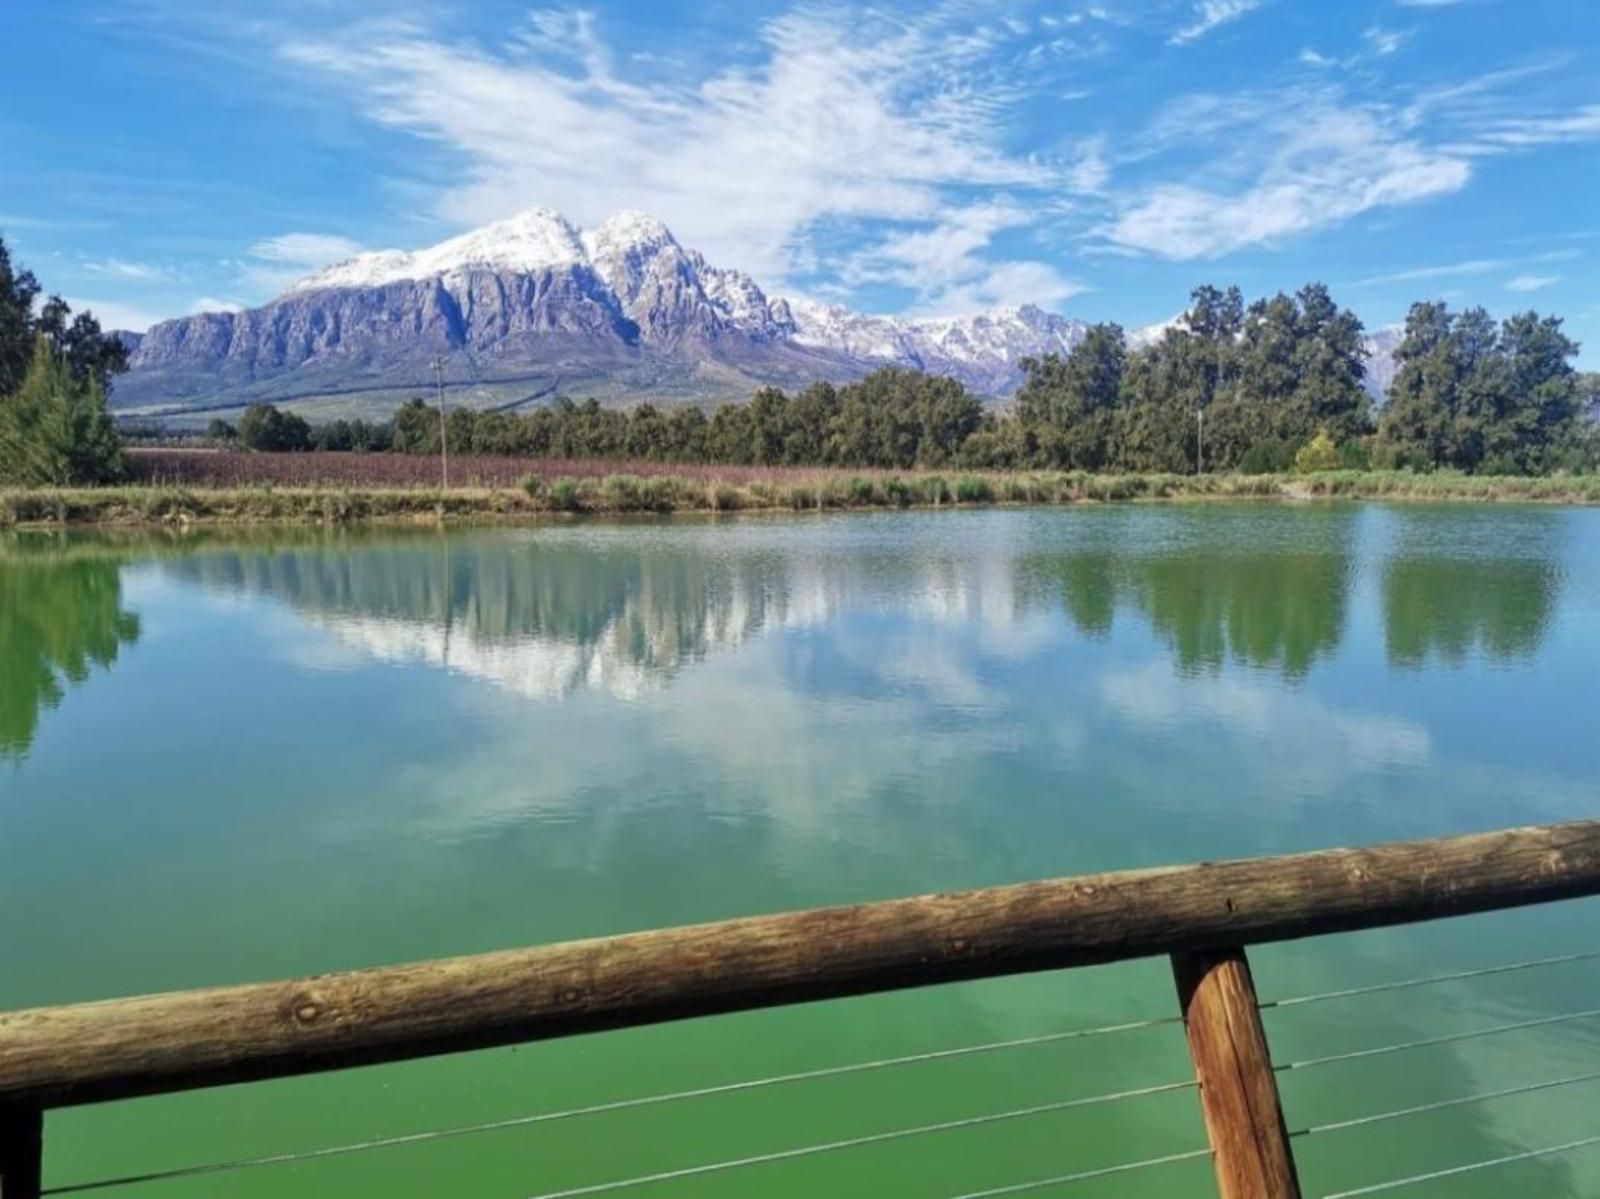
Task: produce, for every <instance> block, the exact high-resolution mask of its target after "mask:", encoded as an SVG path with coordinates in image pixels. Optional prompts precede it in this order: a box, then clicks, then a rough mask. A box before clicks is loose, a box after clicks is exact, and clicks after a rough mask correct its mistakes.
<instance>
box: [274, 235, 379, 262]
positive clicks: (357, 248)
mask: <svg viewBox="0 0 1600 1199" xmlns="http://www.w3.org/2000/svg"><path fill="white" fill-rule="evenodd" d="M361 248H362V247H361V243H360V242H355V241H351V240H350V239H349V238H348V237H336V236H333V235H330V234H326V233H283V234H280V235H278V236H277V237H269V238H266V239H264V240H262V241H258V242H256V244H255V245H253V246H251V247H250V251H249V253H250V257H252V258H260V259H263V260H265V261H267V262H287V263H290V264H292V265H295V266H310V267H318V266H327V265H328V264H329V263H330V262H338V261H340V260H341V259H345V258H353V257H355V256H356V255H357V254H359V253H361Z"/></svg>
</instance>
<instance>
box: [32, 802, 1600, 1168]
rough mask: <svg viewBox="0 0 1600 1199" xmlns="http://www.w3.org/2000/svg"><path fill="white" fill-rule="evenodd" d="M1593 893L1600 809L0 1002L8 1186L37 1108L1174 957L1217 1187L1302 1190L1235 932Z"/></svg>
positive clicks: (1278, 931)
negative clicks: (258, 978) (1551, 820)
mask: <svg viewBox="0 0 1600 1199" xmlns="http://www.w3.org/2000/svg"><path fill="white" fill-rule="evenodd" d="M1597 893H1600V821H1581V822H1575V823H1570V824H1559V825H1545V826H1538V827H1530V828H1520V829H1510V830H1505V831H1501V832H1493V833H1484V834H1477V835H1472V836H1465V837H1452V838H1446V839H1438V840H1428V841H1411V842H1403V843H1397V844H1391V845H1383V846H1376V847H1372V848H1366V849H1333V850H1324V851H1320V852H1316V853H1306V854H1295V855H1289V856H1281V857H1272V858H1256V859H1247V860H1240V861H1232V862H1220V863H1202V864H1199V865H1192V866H1180V867H1170V868H1163V869H1156V870H1135V871H1119V872H1115V873H1108V874H1097V875H1083V876H1079V877H1075V878H1066V879H1058V880H1054V881H1049V882H1036V883H1025V884H1021V885H1017V886H1008V887H996V888H991V889H987V890H981V891H968V892H962V893H956V894H941V895H928V896H922V897H919V898H914V899H900V900H892V901H888V902H883V903H871V904H864V905H859V906H854V907H840V908H826V909H820V910H816V911H809V912H795V913H788V914H783V915H776V916H760V917H752V918H747V919H740V920H729V921H722V922H719V923H715V924H702V925H694V926H690V927H685V928H675V929H664V930H659V931H653V932H643V933H632V934H627V935H624V936H616V937H605V938H600V939H596V940H588V941H575V942H569V943H566V944H558V945H550V946H543V947H538V948H531V949H520V950H510V951H504V952H499V953H487V954H480V955H475V956H472V957H460V958H450V959H445V960H441V961H431V962H421V963H416V964H411V965H402V966H390V967H383V968H378V969H371V970H360V971H354V972H349V973H341V974H328V975H320V976H316V977H311V978H304V979H297V980H292V981H285V982H270V983H253V984H247V985H243V986H230V987H217V988H211V989H206V990H196V991H183V992H176V993H172V994H165V995H148V996H141V997H138V998H130V999H113V1000H107V1001H103V1002H98V1003H84V1004H74V1005H69V1006H63V1007H51V1008H37V1009H32V1010H26V1011H14V1012H6V1013H0V1199H31V1197H32V1196H33V1195H36V1194H37V1192H38V1185H39V1182H38V1176H39V1155H40V1152H41V1149H40V1146H41V1138H42V1133H41V1131H40V1129H41V1124H40V1116H41V1113H42V1112H44V1111H45V1110H47V1109H49V1108H54V1107H63V1106H68V1105H73V1104H82V1103H97V1102H102V1101H105V1100H113V1099H126V1098H131V1097H135V1096H141V1095H154V1094H160V1093H163V1092H169V1091H178V1090H188V1089H193V1088H198V1087H207V1086H217V1085H222V1084H226V1083H238V1082H246V1081H252V1080H258V1079H267V1078H277V1077H284V1076H288V1075H296V1074H306V1073H312V1072H316V1071H324V1070H335V1069H339V1068H342V1067H347V1066H354V1065H365V1064H372V1063H378V1062H392V1061H401V1060H405V1059H409V1058H417V1057H424V1056H428V1055H432V1054H441V1053H453V1052H458V1051H462V1050H469V1049H482V1048H487V1047H490V1046H496V1045H507V1044H513V1043H522V1042H530V1041H538V1040H546V1039H550V1038H555V1037H564V1036H572V1035H575V1034H579V1033H587V1032H595V1031H599V1030H604V1029H615V1028H624V1027H633V1026H638V1025H644V1024H653V1023H658V1022H661V1021H668V1020H678V1019H685V1018H689V1017H695V1016H706V1015H713V1014H717V1013H723V1012H734V1011H742V1010H748V1009H753V1008H765V1007H775V1006H780V1005H787V1004H795V1003H804V1002H809V1001H813V1000H820V999H831V998H837V997H841V996H849V995H862V994H868V993H877V992H885V991H892V990H898V989H902V988H907V987H918V986H926V985H929V984H933V983H946V982H954V981H960V980H970V979H979V978H993V977H998V976H1002V975H1009V974H1018V973H1024V972H1031V971H1042V970H1059V969H1065V968H1070V967H1076V966H1088V965H1096V964H1101V963H1107V962H1116V961H1123V960H1128V959H1132V958H1142V957H1150V956H1155V955H1171V956H1172V958H1173V967H1174V974H1175V978H1176V981H1177V986H1178V994H1179V1000H1180V1003H1181V1005H1182V1008H1183V1011H1184V1015H1185V1019H1186V1023H1187V1026H1188V1035H1189V1042H1190V1047H1191V1051H1192V1056H1193V1057H1194V1060H1195V1065H1196V1071H1197V1076H1198V1078H1199V1080H1200V1084H1201V1085H1200V1090H1201V1102H1202V1108H1203V1111H1204V1114H1205V1117H1206V1125H1207V1129H1208V1132H1209V1134H1210V1137H1211V1141H1212V1147H1213V1151H1214V1156H1215V1161H1216V1166H1217V1174H1218V1180H1219V1185H1220V1187H1221V1193H1222V1195H1223V1196H1224V1199H1237V1197H1243V1196H1272V1197H1279V1196H1297V1195H1298V1193H1299V1192H1298V1185H1297V1183H1296V1182H1295V1176H1294V1163H1293V1159H1292V1157H1291V1155H1290V1153H1289V1148H1288V1143H1287V1140H1286V1139H1285V1137H1284V1134H1283V1118H1282V1114H1281V1111H1280V1110H1279V1103H1278V1095H1277V1088H1276V1084H1275V1082H1274V1079H1273V1075H1272V1069H1271V1065H1270V1060H1269V1058H1268V1055H1267V1049H1266V1042H1265V1037H1264V1035H1263V1033H1262V1030H1261V1022H1260V1017H1259V1013H1258V1011H1257V1007H1256V1000H1255V993H1254V989H1253V987H1252V985H1251V982H1250V973H1249V967H1248V963H1247V962H1246V961H1245V958H1244V952H1243V948H1244V947H1245V946H1247V945H1255V944H1261V943H1266V942H1272V941H1284V940H1290V939H1295V938H1300V937H1308V936H1315V935H1319V934H1324V933H1333V932H1343V931H1352V930H1357V929H1367V928H1376V927H1380V926H1386V925H1396V924H1404V923H1410V922H1415V921H1423V920H1432V919H1437V918H1440V917H1446V916H1460V915H1466V914H1470V913H1475V912H1484V911H1489V910H1494V909H1500V908H1510V907H1517V906H1522V905H1526V904H1535V903H1544V902H1549V901H1552V900H1559V899H1570V898H1576V897H1579V896H1585V895H1594V894H1597Z"/></svg>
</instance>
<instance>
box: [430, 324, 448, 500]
mask: <svg viewBox="0 0 1600 1199" xmlns="http://www.w3.org/2000/svg"><path fill="white" fill-rule="evenodd" d="M433 379H434V383H435V384H436V385H437V386H438V389H439V479H440V485H439V490H440V491H449V490H450V425H449V422H448V421H446V420H445V418H444V359H443V358H440V357H439V356H438V355H437V354H435V355H434V358H433Z"/></svg>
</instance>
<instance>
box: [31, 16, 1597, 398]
mask: <svg viewBox="0 0 1600 1199" xmlns="http://www.w3.org/2000/svg"><path fill="white" fill-rule="evenodd" d="M6 27H7V35H6V38H5V40H4V42H3V43H0V70H3V72H4V77H5V79H6V80H7V87H6V93H7V96H6V100H5V103H4V105H3V106H0V236H3V237H4V238H5V239H6V241H7V242H8V244H9V245H10V246H11V248H12V251H13V255H14V257H16V258H18V259H20V260H21V261H22V262H23V263H24V264H25V265H27V266H29V267H31V268H32V269H33V270H34V271H35V273H36V274H38V275H39V277H40V279H41V281H42V282H43V284H44V286H45V287H46V289H47V290H49V291H54V292H59V293H61V294H63V295H64V296H66V297H67V298H68V299H69V300H70V301H72V302H73V303H74V304H75V305H76V306H78V307H83V306H88V307H90V308H92V309H93V310H94V311H95V312H96V313H97V315H99V316H100V317H101V319H102V322H103V323H104V324H106V325H108V326H114V327H122V328H131V329H143V328H145V327H147V326H148V325H150V324H151V323H153V322H155V321H158V320H162V319H165V318H168V317H173V316H181V315H184V314H187V313H191V312H197V311H204V310H210V309H222V308H236V307H241V306H251V305H255V304H259V303H262V302H264V301H266V300H268V299H270V298H271V297H273V296H274V295H276V294H278V293H280V292H281V291H282V290H284V289H285V288H286V287H287V286H288V285H289V284H290V283H292V282H293V281H294V280H296V279H298V278H300V277H303V276H304V275H307V274H309V273H311V272H313V271H314V270H316V269H318V268H320V267H323V266H325V265H328V264H329V263H331V262H334V261H338V260H340V259H342V258H345V257H348V256H350V255H351V254H352V253H355V252H358V251H360V250H362V249H376V248H388V247H402V248H415V247H418V246H423V245H429V244H432V243H434V242H436V241H439V240H442V239H443V238H445V237H449V236H451V235H453V234H456V233H459V232H461V231H463V230H465V229H468V228H471V227H474V226H477V225H481V224H485V223H487V222H489V221H493V220H497V219H501V218H504V217H507V216H510V215H512V214H513V213H515V212H518V211H520V210H522V209H526V208H530V207H535V206H545V207H550V208H554V209H556V210H558V211H560V212H562V213H563V214H564V215H566V216H567V217H568V218H569V219H570V220H572V221H573V222H575V223H577V224H579V225H593V224H597V223H598V222H600V221H601V220H603V219H605V217H607V216H608V215H610V214H611V213H613V212H615V211H618V210H621V209H636V210H639V211H643V212H646V213H649V214H652V215H654V216H657V217H660V218H661V219H662V220H664V221H665V222H666V223H667V224H668V225H669V226H670V227H671V228H672V230H673V232H674V233H675V234H676V236H677V237H678V239H679V241H680V242H682V243H683V244H685V245H687V246H691V247H694V248H697V249H699V250H701V251H702V252H703V253H704V254H705V255H706V257H707V258H708V259H709V260H710V261H711V262H712V263H714V264H716V265H719V266H727V267H735V268H738V269H741V270H744V271H746V272H748V273H750V274H751V275H753V276H754V277H755V278H756V280H757V282H759V283H760V284H761V285H762V287H763V288H765V289H766V290H767V291H768V292H769V293H775V294H780V295H801V296H808V297H811V298H814V299H821V300H830V301H837V302H841V303H847V304H850V305H851V306H853V307H857V308H860V309H864V310H869V311H880V312H898V313H907V314H914V315H933V314H953V313H962V312H972V311H977V310H981V309H984V308H989V307H994V306H1000V305H1011V304H1020V303H1035V304H1038V305H1040V306H1041V307H1044V308H1048V309H1051V310H1054V311H1057V312H1062V313H1066V314H1068V315H1073V316H1081V317H1083V318H1085V319H1091V320H1116V321H1119V322H1121V323H1122V324H1124V325H1125V326H1128V327H1130V328H1134V327H1139V326H1142V325H1146V324H1152V323H1155V322H1158V321H1161V320H1164V319H1167V318H1169V317H1171V316H1172V315H1173V314H1175V313H1177V312H1179V311H1181V310H1182V309H1183V308H1184V306H1185V301H1186V298H1187V296H1188V293H1189V292H1190V290H1191V289H1192V288H1194V287H1195V286H1197V285H1199V284H1201V283H1208V282H1209V283H1215V284H1218V285H1226V284H1230V283H1237V284H1238V285H1239V286H1240V287H1241V288H1243V290H1244V291H1245V293H1246V295H1247V296H1256V295H1263V294H1270V293H1272V292H1275V291H1278V290H1293V289H1294V288H1297V287H1299V286H1300V285H1302V284H1304V283H1306V282H1308V281H1311V280H1321V281H1323V282H1325V283H1327V284H1328V285H1329V286H1330V287H1331V288H1332V289H1333V292H1334V295H1335V298H1336V299H1338V300H1339V301H1340V302H1341V303H1343V304H1345V305H1346V306H1348V307H1350V308H1352V309H1354V310H1355V311H1356V312H1357V313H1358V314H1359V315H1360V316H1361V317H1362V318H1363V320H1364V321H1366V323H1367V325H1368V326H1369V327H1379V326H1382V325H1387V324H1392V323H1397V322H1399V321H1401V320H1403V319H1404V316H1405V312H1406V309H1407V307H1408V305H1409V304H1410V303H1411V302H1413V301H1415V300H1419V299H1433V298H1442V299H1444V300H1446V301H1448V302H1449V303H1450V304H1451V305H1452V306H1457V307H1458V306H1466V305H1472V304H1481V305H1483V306H1484V307H1486V308H1488V309H1489V310H1490V311H1491V312H1493V313H1495V314H1497V315H1505V314H1508V313H1510V312H1514V311H1523V310H1526V309H1528V308H1535V309H1537V310H1539V311H1541V312H1553V313H1556V314H1559V315H1561V316H1563V317H1565V318H1566V321H1567V329H1568V332H1569V333H1570V334H1571V335H1572V336H1574V337H1575V338H1577V339H1578V340H1580V341H1581V342H1584V343H1586V348H1585V352H1584V354H1583V356H1582V359H1581V360H1580V362H1581V364H1582V365H1584V366H1586V367H1589V368H1595V367H1600V287H1597V286H1596V280H1597V279H1600V275H1597V273H1596V267H1595V264H1596V262H1600V211H1597V204H1600V0H1337V2H1335V0H1099V2H1097V3H1083V2H1080V0H1052V2H1048V3H1032V2H1020V0H1019V2H1017V3H1010V2H1009V0H984V2H981V3H980V2H976V0H972V2H969V0H943V2H939V0H935V2H933V3H929V2H928V0H922V2H921V3H915V4H906V5H895V4H882V5H875V6H872V7H866V6H861V5H819V4H809V3H801V4H791V3H769V2H766V0H691V2H686V3H670V4H663V3H659V2H658V0H648V2H647V0H609V2H605V3H596V4H594V5H593V6H591V7H586V8H537V7H533V8H530V7H528V6H527V5H525V4H514V3H500V2H497V0H473V2H471V3H466V2H461V3H456V2H452V0H429V2H428V3H425V4H417V3H413V2H411V0H364V2H363V3H362V4H360V5H355V4H351V3H346V2H342V0H278V2H277V3H275V4H272V5H261V4H246V3H243V2H241V0H206V2H204V3H201V2H198V0H56V2H54V3H49V4H45V3H32V2H28V3H19V4H17V5H16V7H15V8H14V9H12V10H10V11H9V12H8V14H7V19H6Z"/></svg>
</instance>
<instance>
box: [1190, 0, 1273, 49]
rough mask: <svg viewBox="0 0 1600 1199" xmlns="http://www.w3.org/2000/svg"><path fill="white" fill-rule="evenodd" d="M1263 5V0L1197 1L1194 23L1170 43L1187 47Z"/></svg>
mask: <svg viewBox="0 0 1600 1199" xmlns="http://www.w3.org/2000/svg"><path fill="white" fill-rule="evenodd" d="M1261 4H1262V0H1196V2H1195V6H1194V19H1193V21H1192V22H1191V23H1190V24H1189V25H1186V26H1184V27H1183V28H1182V29H1180V30H1178V31H1177V32H1176V33H1174V34H1173V35H1172V36H1171V37H1170V38H1168V39H1167V40H1168V43H1169V44H1171V45H1174V46H1182V45H1186V44H1188V43H1189V42H1192V41H1195V40H1197V39H1199V38H1202V37H1205V35H1206V34H1208V33H1210V32H1211V31H1212V30H1213V29H1215V28H1216V27H1217V26H1219V25H1226V24H1227V23H1228V22H1229V21H1237V20H1238V19H1239V18H1240V17H1242V16H1244V15H1245V14H1246V13H1248V12H1250V11H1252V10H1253V9H1257V8H1260V7H1261Z"/></svg>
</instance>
